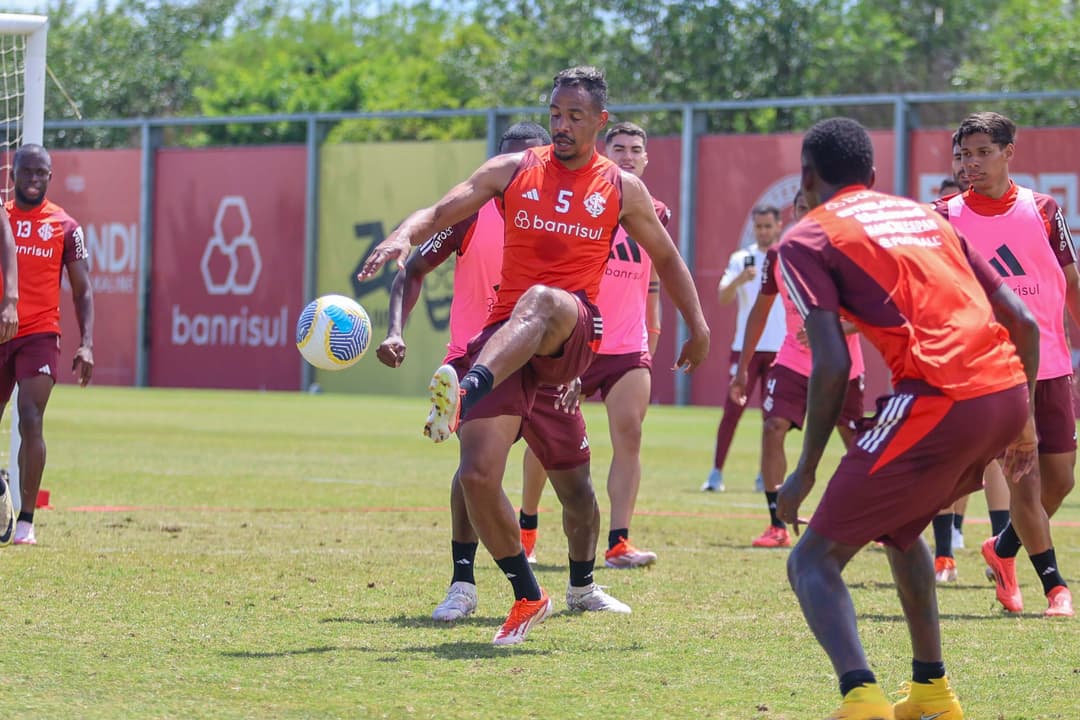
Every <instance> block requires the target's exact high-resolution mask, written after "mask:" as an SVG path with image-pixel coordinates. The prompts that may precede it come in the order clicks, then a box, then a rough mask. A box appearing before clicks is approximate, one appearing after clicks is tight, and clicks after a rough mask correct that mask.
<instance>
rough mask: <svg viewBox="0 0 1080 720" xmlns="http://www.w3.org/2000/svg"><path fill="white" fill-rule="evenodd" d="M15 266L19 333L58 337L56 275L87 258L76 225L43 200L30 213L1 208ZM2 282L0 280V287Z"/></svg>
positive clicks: (7, 205)
mask: <svg viewBox="0 0 1080 720" xmlns="http://www.w3.org/2000/svg"><path fill="white" fill-rule="evenodd" d="M4 208H5V209H6V210H7V214H8V219H9V221H10V222H11V233H12V234H13V235H14V236H15V255H16V258H17V259H18V262H19V332H18V334H17V335H16V336H15V337H23V336H24V335H30V334H32V333H56V334H57V335H59V334H60V275H61V273H62V272H63V270H64V266H65V265H67V264H68V263H70V262H73V261H75V260H85V259H86V258H87V253H86V243H85V241H84V240H83V232H82V228H81V227H80V226H79V223H77V222H75V220H74V219H73V218H72V217H71V216H70V215H68V214H67V213H66V212H65V211H64V209H63V208H62V207H60V206H59V205H57V204H56V203H54V202H50V201H49V200H45V201H44V202H43V203H41V204H40V205H38V206H37V207H35V208H32V209H30V210H20V209H19V208H17V207H15V201H14V200H9V201H8V202H7V203H5V204H4ZM2 286H3V278H0V287H2Z"/></svg>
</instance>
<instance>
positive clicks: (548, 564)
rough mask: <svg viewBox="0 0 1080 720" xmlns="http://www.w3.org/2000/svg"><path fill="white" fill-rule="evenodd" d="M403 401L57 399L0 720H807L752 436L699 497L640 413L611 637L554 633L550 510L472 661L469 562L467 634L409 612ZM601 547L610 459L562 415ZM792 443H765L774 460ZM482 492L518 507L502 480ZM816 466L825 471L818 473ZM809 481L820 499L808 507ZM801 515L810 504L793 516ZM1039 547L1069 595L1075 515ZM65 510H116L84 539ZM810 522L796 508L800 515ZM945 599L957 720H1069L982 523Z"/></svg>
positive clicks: (817, 697)
mask: <svg viewBox="0 0 1080 720" xmlns="http://www.w3.org/2000/svg"><path fill="white" fill-rule="evenodd" d="M425 413H426V408H425V406H424V404H423V403H422V402H421V400H419V399H396V398H385V397H358V396H334V395H302V394H277V393H232V392H219V391H176V390H174V391H169V390H133V389H111V388H93V387H92V388H89V389H86V390H79V389H76V388H72V387H70V386H63V387H58V388H57V390H56V392H55V394H54V396H53V400H52V402H51V404H50V407H49V412H48V415H47V418H46V436H47V440H48V442H49V465H48V468H47V470H46V476H45V481H44V487H46V488H48V489H49V490H51V491H52V495H53V504H54V505H55V506H56V509H55V510H51V511H40V512H39V514H38V516H37V517H38V521H37V525H38V538H39V542H40V544H39V545H38V546H37V547H34V548H23V547H19V548H6V549H3V550H2V551H0V578H2V579H3V584H4V588H5V591H6V592H5V595H6V597H7V602H6V603H5V606H4V609H3V627H4V631H5V633H4V634H5V640H6V644H5V652H4V655H3V659H2V660H0V711H3V714H4V716H13V717H23V718H195V717H199V718H201V717H211V718H323V717H326V718H333V717H340V718H360V717H363V718H368V717H389V718H399V717H408V718H414V717H415V718H429V717H430V718H434V717H438V718H442V717H453V718H474V717H476V718H511V717H522V718H534V717H535V718H578V717H580V718H602V717H614V718H650V719H659V718H699V717H701V718H731V719H733V720H734V719H739V720H745V719H747V718H762V719H773V720H780V719H785V720H795V719H796V718H798V719H802V718H821V717H824V716H825V715H826V714H828V712H829V711H831V710H832V709H833V708H834V706H835V704H836V703H837V700H838V693H837V689H836V679H835V677H833V675H832V672H831V667H830V666H829V664H828V661H827V659H826V658H825V656H824V654H823V653H822V652H821V650H820V649H819V647H818V645H817V643H816V642H815V640H814V638H813V637H812V636H811V634H810V632H809V631H808V630H807V628H806V626H805V623H804V622H803V619H802V615H801V613H800V611H799V608H798V605H797V603H796V601H795V598H794V596H793V594H792V592H791V590H790V589H789V587H788V585H787V580H786V576H785V559H786V556H787V553H786V551H761V550H753V549H751V548H750V547H749V541H750V540H751V539H752V538H753V537H754V536H755V535H756V534H758V533H759V532H760V531H761V530H762V528H763V527H764V525H765V522H766V514H765V508H764V503H763V500H762V498H761V497H760V495H756V494H754V493H753V492H752V484H753V477H754V475H755V474H756V463H757V455H758V453H757V439H758V436H759V429H760V416H758V415H757V414H756V413H748V416H747V417H746V418H745V419H744V420H743V422H742V424H741V426H740V429H739V435H738V437H737V439H736V447H735V448H734V450H733V452H732V455H731V458H730V460H729V462H728V467H727V469H726V470H727V472H726V479H727V484H728V488H729V490H728V492H727V493H725V494H723V495H714V494H703V493H700V492H698V487H699V486H700V484H701V482H702V481H703V480H704V477H705V474H706V473H707V470H708V468H709V467H710V464H711V458H712V447H713V438H714V433H715V429H716V422H717V420H718V417H719V411H718V409H715V408H686V409H680V408H667V407H654V408H652V409H651V410H650V415H649V419H648V421H647V426H646V435H647V437H646V450H645V452H644V457H643V462H644V470H645V472H644V475H645V479H644V482H643V486H642V490H641V493H640V496H639V499H638V510H639V515H638V517H637V518H636V519H635V524H634V536H635V540H636V541H637V542H638V544H639V545H641V546H644V547H648V548H649V549H652V550H655V551H656V552H657V553H658V554H659V556H660V560H659V562H658V563H657V565H656V566H655V567H654V568H653V569H651V570H647V571H640V572H638V571H633V572H630V571H613V570H604V569H600V570H598V571H597V577H598V579H599V581H600V582H601V583H602V584H604V585H607V586H609V588H610V592H611V593H612V594H613V595H615V596H616V597H618V598H620V599H622V600H624V601H626V602H628V603H629V604H630V605H632V606H633V608H634V613H633V615H632V616H630V617H625V616H604V615H587V616H581V615H570V614H568V613H566V612H565V610H564V608H565V606H564V605H563V604H562V602H561V599H562V594H563V590H564V588H565V586H566V578H567V570H566V562H565V541H563V540H562V539H561V532H560V530H559V522H558V521H559V517H558V514H557V512H556V511H557V502H556V501H555V499H554V496H553V494H552V493H551V492H550V490H549V491H548V493H547V494H546V495H545V497H544V502H543V503H542V509H543V511H544V512H543V513H542V515H541V521H540V526H541V533H540V542H539V546H538V552H539V555H540V561H541V564H540V565H539V566H538V570H537V572H538V576H539V578H540V581H541V583H542V584H544V585H545V587H547V588H548V589H549V590H550V591H551V592H552V595H553V597H555V599H556V610H557V612H556V614H555V615H554V616H552V617H551V618H550V619H549V620H548V621H547V622H545V623H544V624H543V625H542V626H540V627H539V628H537V629H536V630H534V632H533V633H532V634H531V635H530V637H529V640H528V641H527V642H526V643H525V644H523V645H521V646H518V647H516V648H499V649H496V648H494V647H493V646H492V645H491V644H490V641H491V638H492V635H493V634H494V631H495V629H496V627H497V626H498V624H499V623H500V622H501V621H502V619H503V618H504V616H505V613H506V610H507V609H508V607H509V603H510V595H509V587H508V584H507V582H506V580H505V579H504V578H502V577H501V576H500V574H499V573H498V572H497V570H496V568H495V566H494V563H492V562H491V559H490V556H489V555H487V554H486V552H485V551H484V550H483V549H481V551H480V553H479V554H478V567H477V582H478V586H479V592H480V608H479V611H478V612H477V615H476V616H474V617H473V618H470V619H469V620H467V621H465V622H461V623H458V624H457V625H454V626H444V625H441V624H436V623H435V622H434V621H432V620H430V619H429V618H430V612H431V610H432V608H433V607H434V605H435V604H436V603H437V602H438V601H439V600H440V599H441V598H442V595H443V593H444V591H445V588H446V585H447V583H448V581H449V577H450V567H451V566H450V561H449V517H448V513H447V511H446V510H445V507H446V504H447V497H448V478H449V477H450V474H451V472H452V470H453V468H454V465H455V463H456V456H457V452H456V446H455V444H454V443H448V444H447V445H446V446H433V445H432V444H431V443H429V442H427V441H426V440H424V439H423V438H422V437H421V435H420V427H421V424H422V420H423V417H424V415H425ZM586 413H587V417H588V419H589V421H590V423H591V430H592V437H591V439H592V445H593V448H594V472H595V475H596V484H597V486H598V488H599V498H600V504H601V507H602V509H603V512H604V513H605V514H604V518H603V527H602V535H606V531H607V524H608V523H607V517H606V505H607V498H606V496H605V493H604V490H603V487H604V482H605V477H606V469H607V463H608V461H609V460H610V446H609V443H608V441H607V428H606V420H605V418H604V414H603V412H602V411H600V408H599V406H596V405H590V406H588V407H587V408H586ZM800 441H801V437H800V436H798V435H797V434H793V435H792V436H791V437H790V438H789V445H788V447H789V457H790V458H794V457H795V453H796V452H797V447H798V443H799V442H800ZM519 453H520V449H517V450H515V454H514V455H513V456H512V459H511V465H510V467H511V469H510V472H509V473H508V476H507V479H506V482H505V487H506V489H507V491H508V494H509V495H510V497H511V499H512V500H513V502H514V503H515V504H517V503H518V502H519V501H520V476H519V472H518V467H519V465H518V459H519V457H520V455H519ZM836 457H838V453H837V448H836V447H835V446H833V447H832V448H831V451H830V461H829V463H828V464H829V466H830V467H831V463H833V462H835V458H836ZM825 481H826V478H825V477H822V478H820V479H819V484H820V485H822V486H823V485H824V483H825ZM819 495H820V489H819V490H817V491H815V493H814V495H813V496H812V497H811V503H810V504H811V505H812V503H813V502H815V501H816V498H817V497H818V496H819ZM1077 497H1078V496H1077V495H1075V494H1074V495H1073V496H1072V497H1071V498H1069V499H1068V500H1067V502H1066V505H1065V507H1064V508H1063V510H1062V512H1061V515H1060V520H1061V521H1062V522H1059V523H1058V524H1057V525H1056V527H1055V540H1056V545H1057V550H1058V558H1059V561H1060V564H1061V566H1062V568H1063V569H1064V571H1065V574H1066V577H1067V578H1068V579H1070V580H1072V581H1074V584H1076V583H1075V580H1076V579H1077V578H1078V577H1080V576H1078V575H1077V572H1078V568H1080V503H1078V500H1077ZM86 506H131V507H132V508H134V509H127V510H120V511H111V512H101V511H92V512H91V511H85V510H80V509H79V508H80V507H86ZM809 509H810V508H807V510H809ZM968 514H969V516H970V517H971V518H972V522H971V523H970V524H969V525H968V526H967V538H968V545H969V549H966V550H962V551H959V552H958V563H959V566H960V573H961V582H960V583H959V584H957V585H955V586H950V587H947V588H944V589H942V591H941V592H940V593H939V596H940V604H941V613H942V626H943V634H944V639H945V652H946V662H947V665H948V668H949V673H950V675H951V676H952V678H953V680H954V682H955V684H956V686H957V688H958V690H959V692H960V694H961V698H962V700H963V702H964V704H965V708H966V710H967V716H968V717H969V718H972V719H974V720H985V719H990V720H993V719H995V718H1008V719H1009V720H1021V719H1033V718H1070V719H1073V720H1075V718H1076V717H1078V715H1080V710H1078V709H1077V708H1078V702H1080V701H1078V700H1077V698H1078V697H1080V621H1077V620H1071V621H1070V620H1064V621H1048V620H1044V619H1043V618H1042V617H1041V616H1040V613H1041V611H1042V609H1043V607H1044V600H1043V598H1042V596H1041V593H1040V592H1039V586H1038V582H1037V579H1036V578H1035V575H1034V572H1033V571H1032V570H1031V568H1030V565H1029V564H1028V563H1027V561H1026V560H1025V559H1024V558H1025V557H1026V556H1023V555H1022V556H1021V559H1020V563H1019V565H1018V567H1019V568H1020V573H1019V574H1020V581H1021V586H1022V589H1023V591H1024V594H1025V597H1026V600H1027V605H1028V612H1027V613H1026V614H1024V615H1023V616H1022V617H1019V618H1011V617H1005V616H1003V615H1002V614H1001V613H1000V612H999V610H998V608H997V604H996V602H995V600H994V593H993V588H992V586H991V585H989V584H988V583H986V581H985V580H984V579H983V577H982V564H981V562H980V559H979V557H978V550H977V544H978V540H979V539H981V538H982V537H984V536H985V535H986V532H987V530H988V525H986V524H985V522H983V523H978V522H977V521H978V520H979V519H980V518H985V504H984V503H983V501H982V500H981V498H976V499H973V501H972V503H971V507H970V508H969V511H968ZM846 579H847V581H848V583H849V584H850V585H851V587H852V593H853V596H854V600H855V605H856V608H857V610H858V612H859V616H860V630H861V633H862V636H863V640H864V642H865V644H866V647H867V652H868V654H869V657H870V658H871V661H872V663H873V665H874V669H875V671H876V672H877V673H878V676H879V678H880V680H881V682H882V684H883V685H884V686H885V687H886V688H887V689H893V688H895V687H897V686H898V685H899V683H900V682H901V681H903V680H905V679H906V678H907V677H908V676H909V673H910V648H909V645H908V639H907V631H906V627H905V625H904V622H903V619H902V617H901V615H900V611H899V605H898V601H897V599H896V596H895V593H894V590H893V587H892V584H891V580H890V575H889V570H888V567H887V563H886V561H885V558H884V555H883V553H881V552H880V551H878V550H875V549H868V550H867V551H864V552H863V553H861V554H860V555H859V556H858V557H857V558H856V559H855V560H854V561H853V563H852V564H851V566H850V567H849V569H848V571H847V573H846Z"/></svg>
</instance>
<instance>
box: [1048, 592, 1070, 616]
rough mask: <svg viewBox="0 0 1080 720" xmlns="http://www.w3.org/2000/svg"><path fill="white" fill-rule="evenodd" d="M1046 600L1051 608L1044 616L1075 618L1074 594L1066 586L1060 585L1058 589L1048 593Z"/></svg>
mask: <svg viewBox="0 0 1080 720" xmlns="http://www.w3.org/2000/svg"><path fill="white" fill-rule="evenodd" d="M1046 600H1047V602H1049V603H1050V607H1048V608H1046V612H1044V613H1043V616H1045V617H1072V616H1073V604H1072V592H1071V591H1070V590H1069V588H1067V587H1065V586H1064V585H1058V586H1057V587H1056V588H1054V589H1053V590H1051V591H1050V592H1048V593H1047V594H1046Z"/></svg>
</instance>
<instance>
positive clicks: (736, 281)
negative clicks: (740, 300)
mask: <svg viewBox="0 0 1080 720" xmlns="http://www.w3.org/2000/svg"><path fill="white" fill-rule="evenodd" d="M756 277H757V268H755V267H754V266H753V265H743V267H742V269H741V270H735V268H733V267H732V263H731V262H729V263H728V269H727V272H725V273H724V276H723V277H722V278H720V284H719V285H717V287H716V299H717V300H718V301H719V303H720V304H721V305H730V304H731V303H733V302H735V298H737V297H738V293H739V288H740V287H742V286H743V285H745V284H746V283H748V282H751V281H752V280H753V279H754V278H756Z"/></svg>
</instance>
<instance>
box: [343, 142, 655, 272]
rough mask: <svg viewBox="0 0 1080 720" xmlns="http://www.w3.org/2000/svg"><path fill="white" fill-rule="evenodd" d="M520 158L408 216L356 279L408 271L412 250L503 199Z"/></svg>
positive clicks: (500, 159) (489, 165)
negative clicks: (392, 264)
mask: <svg viewBox="0 0 1080 720" xmlns="http://www.w3.org/2000/svg"><path fill="white" fill-rule="evenodd" d="M521 157H522V153H512V154H508V155H496V156H495V157H493V158H491V159H490V160H488V161H487V162H485V163H484V164H483V165H481V166H480V167H479V168H477V170H476V171H475V172H474V173H473V174H472V175H471V176H470V177H469V179H468V180H466V181H464V182H462V183H459V184H457V185H455V186H454V187H453V188H451V189H450V191H449V192H448V193H446V195H444V196H443V198H442V200H439V202H437V203H435V204H434V205H432V206H430V207H426V208H423V209H421V210H417V211H416V212H414V213H413V214H412V215H409V217H407V218H405V220H404V221H402V223H401V224H400V225H398V227H397V229H395V230H394V231H393V232H392V233H390V235H389V236H388V237H387V238H386V239H385V240H383V241H382V242H381V243H379V244H378V245H376V246H375V249H374V250H372V251H371V254H370V255H368V257H367V259H366V260H365V261H364V266H363V267H362V268H361V269H360V272H359V273H357V277H358V278H359V279H360V280H367V279H368V278H371V277H373V276H374V275H375V273H377V272H378V271H379V270H380V269H381V268H382V266H383V265H385V264H386V263H387V262H389V261H391V260H395V261H397V263H398V269H399V270H400V269H401V268H403V267H405V261H406V260H407V259H408V255H409V249H410V247H412V246H414V245H419V244H420V243H422V242H423V241H425V240H427V239H428V238H429V237H431V236H432V235H433V234H434V233H435V232H436V231H438V230H440V229H442V228H446V227H450V226H451V225H454V224H456V223H458V222H461V221H462V220H464V219H465V218H467V217H469V216H470V215H472V214H473V213H476V212H478V211H479V210H480V208H481V207H482V206H483V205H484V203H486V202H487V201H488V200H490V199H491V198H493V197H496V196H497V195H500V194H501V193H502V191H503V190H504V189H505V188H506V186H507V185H508V184H509V183H510V180H511V178H513V176H514V172H515V171H516V170H517V166H518V164H519V163H520V162H521ZM654 217H655V216H654Z"/></svg>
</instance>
